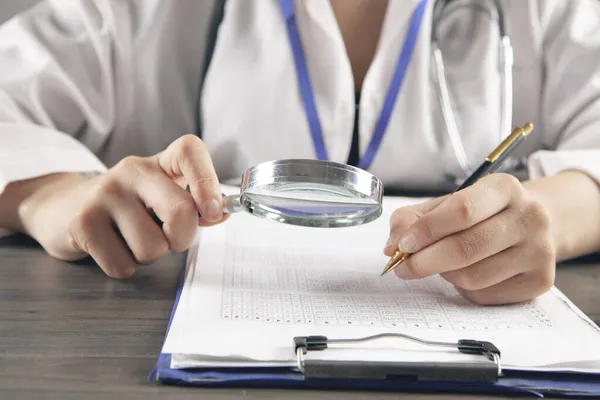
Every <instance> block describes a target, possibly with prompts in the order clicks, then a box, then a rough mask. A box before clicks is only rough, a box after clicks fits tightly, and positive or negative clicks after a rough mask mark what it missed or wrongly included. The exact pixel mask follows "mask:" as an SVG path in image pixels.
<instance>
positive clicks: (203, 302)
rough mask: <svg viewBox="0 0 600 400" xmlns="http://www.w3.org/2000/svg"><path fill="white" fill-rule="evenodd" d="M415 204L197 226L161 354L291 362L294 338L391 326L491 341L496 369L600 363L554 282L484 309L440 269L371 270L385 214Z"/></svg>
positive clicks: (357, 354) (382, 347)
mask: <svg viewBox="0 0 600 400" xmlns="http://www.w3.org/2000/svg"><path fill="white" fill-rule="evenodd" d="M417 201H422V199H406V198H386V199H385V200H384V210H385V211H384V214H383V215H382V216H381V217H380V218H379V219H378V220H377V221H374V222H371V223H368V224H365V225H362V226H358V227H351V228H329V229H326V228H304V227H298V226H290V225H285V224H282V223H279V222H275V221H269V220H262V219H260V218H258V217H255V216H252V215H249V214H247V213H245V212H240V213H236V214H235V215H232V216H231V217H230V219H229V220H228V221H227V222H225V223H223V224H221V225H218V226H214V227H210V228H205V229H203V230H202V231H201V232H199V235H198V240H197V242H196V244H195V246H194V247H192V249H191V250H190V252H189V256H188V265H187V269H186V275H185V278H184V279H185V283H184V287H183V290H182V293H181V296H180V299H179V304H178V307H177V310H176V313H175V315H174V318H173V321H172V324H171V327H170V332H169V335H168V338H167V341H166V342H165V347H164V349H163V352H165V353H170V354H171V355H172V356H171V360H172V361H171V362H172V367H173V368H184V367H202V366H213V367H214V366H223V367H227V366H253V367H261V366H269V367H273V366H293V365H294V364H295V354H294V351H293V350H294V349H293V346H292V341H293V338H294V337H295V336H306V335H325V336H327V337H329V338H331V339H335V338H359V337H364V336H368V335H373V334H379V333H385V332H391V333H405V334H409V335H412V336H416V337H419V338H422V339H428V340H435V341H450V342H456V341H457V340H459V339H475V340H485V341H490V342H492V343H494V344H495V345H496V346H497V347H498V348H499V349H500V351H501V360H502V364H503V367H504V368H505V369H506V368H512V369H528V370H532V369H534V370H573V371H599V370H600V330H599V329H598V328H597V327H596V326H595V325H594V324H593V322H591V321H590V320H589V319H588V318H587V317H586V316H585V315H583V314H582V313H581V312H580V311H579V310H578V309H577V308H576V307H575V306H574V305H573V304H572V303H571V302H570V301H569V300H568V299H567V298H566V297H565V296H564V295H563V294H562V293H561V292H560V291H559V290H558V289H556V288H553V289H552V291H550V292H549V293H547V294H545V295H543V296H541V297H540V298H537V299H535V300H533V301H530V302H527V303H522V304H515V305H507V306H493V307H489V306H488V307H485V306H477V305H475V304H473V303H471V302H469V301H468V300H467V299H465V298H463V297H462V296H461V295H460V294H459V293H458V292H457V291H456V290H455V288H454V287H453V286H452V285H451V284H449V283H448V282H447V281H445V280H444V279H443V278H441V277H440V276H432V277H428V278H425V279H420V280H411V281H403V280H401V279H399V278H398V277H396V275H395V274H394V273H390V274H388V275H386V276H383V277H382V276H380V274H381V271H382V270H383V267H384V266H385V264H386V262H387V261H388V258H387V257H386V256H385V255H383V247H384V245H385V242H386V240H387V237H388V233H389V220H390V216H391V213H392V212H393V211H394V210H395V209H396V208H398V207H401V206H404V205H408V204H411V203H414V202H417ZM513 262H520V260H514V261H513ZM498 268H502V266H498ZM310 356H311V357H314V358H324V359H336V360H363V361H369V360H373V361H392V360H406V361H426V360H429V361H440V362H444V361H447V362H450V361H452V362H463V361H464V362H468V361H472V360H473V357H477V356H467V355H464V354H461V353H459V352H457V351H456V350H454V351H452V350H449V349H439V348H430V347H427V346H423V345H420V344H416V343H413V342H409V341H406V340H402V339H385V340H380V341H376V342H369V343H364V344H359V345H357V344H353V345H351V346H350V345H348V346H345V347H343V348H330V349H327V350H326V351H323V352H316V354H314V355H312V354H311V355H310Z"/></svg>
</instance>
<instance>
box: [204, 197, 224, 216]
mask: <svg viewBox="0 0 600 400" xmlns="http://www.w3.org/2000/svg"><path fill="white" fill-rule="evenodd" d="M204 209H205V215H204V218H205V219H206V220H207V221H213V222H216V221H220V220H221V218H222V217H223V211H222V210H221V203H219V202H218V201H217V200H216V199H212V200H210V201H209V202H208V203H206V206H205V207H204Z"/></svg>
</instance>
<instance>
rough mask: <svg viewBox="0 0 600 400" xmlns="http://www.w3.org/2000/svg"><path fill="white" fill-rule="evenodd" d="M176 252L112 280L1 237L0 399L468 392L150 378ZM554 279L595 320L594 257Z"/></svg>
mask: <svg viewBox="0 0 600 400" xmlns="http://www.w3.org/2000/svg"><path fill="white" fill-rule="evenodd" d="M183 261H184V255H183V254H178V255H170V256H166V257H164V258H163V259H161V260H160V261H158V262H156V263H155V264H153V265H150V266H143V267H141V268H140V269H139V271H138V273H137V274H136V276H135V277H134V278H132V279H130V280H125V281H117V280H112V279H109V278H107V277H105V276H104V275H103V273H102V272H101V271H100V270H99V269H98V268H97V267H95V266H94V265H92V264H91V263H88V264H85V263H77V264H72V263H65V262H60V261H57V260H54V259H52V258H50V257H49V256H47V255H46V254H45V253H44V251H43V250H42V249H41V248H40V247H39V246H37V245H36V243H34V242H33V241H31V240H30V239H28V238H25V237H20V236H19V237H10V238H5V239H0V398H1V399H5V398H10V399H13V400H19V399H33V398H35V399H38V398H43V399H60V400H68V399H78V400H79V399H84V398H85V399H94V400H96V399H113V398H119V399H125V398H126V399H165V398H168V399H199V398H203V399H207V398H214V399H229V398H237V397H240V396H247V397H250V398H257V399H258V398H260V399H268V398H281V397H284V396H286V397H288V398H290V399H296V398H297V399H300V398H306V397H307V396H309V395H310V396H313V397H314V398H318V399H334V398H338V397H341V396H343V397H344V398H345V399H358V398H363V397H368V398H369V399H384V398H385V399H400V398H411V399H417V400H418V399H434V398H435V399H459V398H460V399H464V398H467V397H466V396H463V395H455V396H452V395H448V396H434V395H422V394H407V393H400V394H399V393H361V392H344V393H342V394H340V393H339V392H327V391H319V392H316V391H310V392H308V391H281V390H241V389H210V390H206V389H197V388H192V389H186V388H177V387H163V386H157V385H153V384H150V383H148V382H147V375H148V373H149V371H150V370H151V369H152V367H153V366H154V363H155V361H156V358H157V356H158V354H159V351H160V348H161V345H162V341H163V339H164V334H165V329H166V325H167V320H168V317H169V314H170V312H171V307H172V305H173V300H174V296H175V290H176V284H177V277H178V274H179V272H180V268H181V267H182V265H183ZM557 286H558V287H559V288H561V289H562V290H563V291H564V292H565V293H566V294H567V296H569V297H570V298H571V299H572V300H573V301H574V302H575V304H577V305H578V306H579V307H580V308H581V309H582V310H583V311H584V312H585V313H586V314H588V315H589V316H590V317H591V318H592V319H593V320H594V321H595V322H596V323H599V322H600V258H598V257H597V258H590V259H587V260H579V261H577V262H574V263H571V264H569V265H564V266H561V267H560V268H559V271H558V276H557ZM340 395H341V396H340ZM468 398H473V399H477V398H483V397H477V396H473V397H468Z"/></svg>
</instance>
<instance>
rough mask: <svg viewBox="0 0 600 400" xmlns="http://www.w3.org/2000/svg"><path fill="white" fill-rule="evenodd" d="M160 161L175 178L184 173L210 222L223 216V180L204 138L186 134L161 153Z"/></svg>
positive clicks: (196, 201)
mask: <svg viewBox="0 0 600 400" xmlns="http://www.w3.org/2000/svg"><path fill="white" fill-rule="evenodd" d="M157 160H158V165H159V166H160V168H161V169H162V170H163V171H164V172H165V173H166V174H167V175H168V176H169V177H171V178H176V177H179V176H183V177H184V179H185V182H186V183H187V184H188V185H189V186H190V192H191V194H192V197H193V199H194V202H195V205H196V208H197V210H199V211H200V213H201V214H202V217H203V218H204V219H206V221H208V222H216V221H219V220H220V219H221V218H222V217H223V206H222V196H221V192H220V186H219V180H218V178H217V173H216V172H215V169H214V166H213V163H212V159H211V157H210V154H209V153H208V150H207V148H206V146H205V145H204V143H203V142H202V140H200V139H199V138H198V137H197V136H194V135H186V136H183V137H181V138H179V139H177V140H176V141H175V142H173V143H172V144H171V145H170V146H169V147H168V148H167V149H166V150H165V151H164V152H162V153H159V154H158V157H157Z"/></svg>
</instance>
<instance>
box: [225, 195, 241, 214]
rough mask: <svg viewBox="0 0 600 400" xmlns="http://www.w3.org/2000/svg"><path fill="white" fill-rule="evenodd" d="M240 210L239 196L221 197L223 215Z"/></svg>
mask: <svg viewBox="0 0 600 400" xmlns="http://www.w3.org/2000/svg"><path fill="white" fill-rule="evenodd" d="M241 210H242V203H241V202H240V195H239V194H230V195H229V196H225V195H223V214H231V213H234V212H238V211H241Z"/></svg>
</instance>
